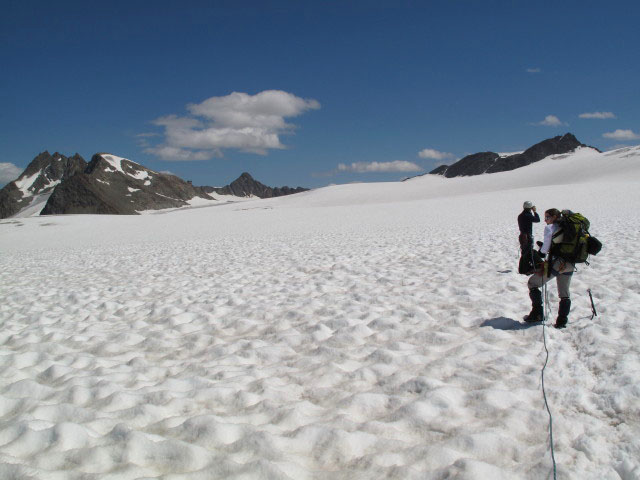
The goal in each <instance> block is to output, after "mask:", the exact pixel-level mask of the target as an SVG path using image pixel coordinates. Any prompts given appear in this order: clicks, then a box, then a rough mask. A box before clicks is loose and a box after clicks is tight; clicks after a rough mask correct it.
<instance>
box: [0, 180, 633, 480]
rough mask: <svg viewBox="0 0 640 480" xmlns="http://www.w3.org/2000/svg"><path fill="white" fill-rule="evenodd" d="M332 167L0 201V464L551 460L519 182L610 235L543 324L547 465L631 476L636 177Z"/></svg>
mask: <svg viewBox="0 0 640 480" xmlns="http://www.w3.org/2000/svg"><path fill="white" fill-rule="evenodd" d="M419 181H420V179H416V180H413V181H411V182H406V183H404V184H401V185H400V186H396V187H391V186H388V187H385V188H388V189H389V194H388V195H389V197H388V198H393V194H394V193H393V191H392V190H393V188H397V189H398V191H401V190H400V189H402V188H409V189H416V188H417V187H416V186H415V185H414V186H409V187H406V185H410V184H411V183H412V182H414V183H415V182H419ZM355 187H357V189H359V190H366V187H362V186H355ZM328 190H329V191H327V190H321V191H318V192H317V193H316V192H310V193H308V194H303V195H300V196H298V195H297V196H295V197H293V198H291V199H286V198H285V199H274V200H272V201H267V202H264V201H259V202H245V203H243V204H240V205H238V204H230V205H223V206H220V207H215V208H206V207H205V208H194V209H192V210H188V211H177V212H171V213H167V214H158V215H146V216H142V217H108V216H102V217H97V216H96V217H88V216H59V217H39V218H30V219H20V220H19V221H18V220H13V221H11V222H2V224H0V249H2V251H3V252H5V253H3V255H2V256H1V257H0V280H1V285H2V286H1V287H0V292H1V294H2V298H3V301H2V302H1V303H0V322H1V324H2V330H1V331H0V477H3V478H38V479H40V478H42V479H45V478H46V479H63V478H64V479H83V480H84V479H90V478H101V479H103V478H118V479H136V478H163V479H183V478H185V479H186V478H188V479H200V478H202V479H212V478H220V479H222V478H237V479H240V478H269V479H287V478H290V479H335V478H338V479H340V478H344V479H358V478H362V479H364V478H397V479H414V478H415V479H418V478H420V479H425V478H426V479H441V478H442V479H443V478H461V479H480V478H496V479H500V478H504V479H507V478H508V479H514V478H532V479H533V478H551V477H550V475H551V457H550V453H549V443H548V441H549V439H548V416H547V413H546V410H545V409H544V404H543V398H542V391H541V385H540V370H541V368H542V365H543V363H544V357H545V353H544V348H543V344H542V327H541V326H540V325H535V326H531V325H526V324H524V322H522V321H521V318H522V316H523V315H524V314H526V313H527V312H528V310H529V308H530V305H529V301H528V296H527V288H526V277H525V276H521V275H517V273H516V270H517V255H518V247H517V226H516V222H515V217H516V215H517V214H518V213H519V211H520V208H519V207H520V205H521V204H522V201H523V200H525V199H531V200H534V201H535V202H536V203H537V204H538V206H539V211H541V212H542V211H543V210H544V209H545V208H550V207H558V208H573V209H574V210H577V211H580V212H581V213H584V214H585V215H587V216H588V217H589V219H590V220H591V222H592V225H593V228H592V233H594V234H595V235H596V236H598V237H599V238H601V240H602V241H603V242H604V244H605V248H604V250H603V252H602V253H601V254H600V255H598V257H596V258H594V259H593V263H592V265H591V266H590V267H583V266H580V267H579V268H580V271H579V272H578V273H577V274H576V275H575V276H574V279H573V283H572V299H573V306H572V313H571V316H570V320H569V328H568V329H566V330H564V331H558V330H555V329H553V328H550V329H547V335H548V340H547V341H548V346H549V350H550V353H551V355H550V359H549V365H548V367H547V371H546V375H545V386H546V390H547V396H548V398H549V402H550V406H551V409H552V412H553V416H554V439H555V451H556V459H557V461H558V468H559V470H558V475H559V478H587V479H596V478H597V479H608V478H611V479H614V478H615V479H617V478H622V479H634V478H640V462H639V461H638V458H640V441H639V440H637V439H638V438H640V421H639V419H640V401H639V398H640V387H639V385H640V382H639V381H638V379H639V377H640V368H639V367H640V359H639V350H640V341H639V340H640V339H639V331H640V330H639V327H638V323H637V321H636V320H637V308H638V305H640V277H639V275H638V272H639V271H640V254H638V252H637V248H636V246H637V245H639V244H640V229H638V228H630V225H638V224H639V221H640V218H639V217H640V215H639V213H638V209H637V206H638V205H640V194H639V193H638V188H637V181H630V182H624V181H622V180H621V179H617V180H616V181H615V182H613V181H612V182H600V183H597V184H596V183H589V184H585V185H571V186H564V187H560V188H558V187H555V186H550V187H536V188H530V189H527V188H522V189H518V190H511V191H495V192H484V193H478V194H464V193H463V192H458V193H457V194H456V195H454V196H442V195H440V196H434V197H433V198H422V199H416V198H413V199H411V201H389V200H388V199H385V200H383V201H380V199H379V198H378V199H375V200H374V201H369V202H363V203H360V204H357V203H356V204H351V205H349V206H345V205H342V203H343V202H344V198H347V197H348V196H349V195H352V194H349V193H348V192H347V189H346V188H344V187H342V186H341V187H338V188H335V189H333V192H334V193H332V192H331V190H332V189H328ZM340 191H342V192H345V194H347V196H346V197H340V195H342V193H340ZM335 192H338V193H339V195H338V194H337V193H335ZM612 192H614V193H612ZM314 194H315V195H316V196H314ZM368 195H370V198H374V197H375V195H374V192H373V191H372V190H369V193H368ZM395 195H399V194H398V193H395ZM323 197H324V198H323ZM314 199H315V200H314ZM16 222H17V223H16ZM88 225H90V227H89V228H88ZM535 233H536V234H537V236H538V237H540V236H541V234H542V227H541V226H536V232H535ZM52 239H54V241H52ZM549 285H550V288H549V290H550V295H551V305H552V309H553V312H552V315H553V318H555V311H556V309H557V297H556V290H555V285H554V283H553V282H551V283H550V284H549ZM587 288H592V289H593V294H594V299H595V301H596V304H597V308H598V313H599V316H598V317H596V318H595V319H594V320H593V321H592V320H590V316H591V310H590V306H589V300H588V295H587V292H586V290H587ZM552 321H553V319H552Z"/></svg>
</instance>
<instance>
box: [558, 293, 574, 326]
mask: <svg viewBox="0 0 640 480" xmlns="http://www.w3.org/2000/svg"><path fill="white" fill-rule="evenodd" d="M570 310H571V299H570V298H568V297H562V298H561V299H560V305H559V306H558V318H556V324H555V325H554V327H556V328H565V327H566V326H567V322H568V321H569V311H570Z"/></svg>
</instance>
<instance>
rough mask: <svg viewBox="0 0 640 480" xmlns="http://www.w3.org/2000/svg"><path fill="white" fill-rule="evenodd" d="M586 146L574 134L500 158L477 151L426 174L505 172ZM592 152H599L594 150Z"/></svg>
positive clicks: (454, 174) (462, 174) (466, 174)
mask: <svg viewBox="0 0 640 480" xmlns="http://www.w3.org/2000/svg"><path fill="white" fill-rule="evenodd" d="M586 146H587V145H585V144H584V143H581V142H579V141H578V139H577V138H576V137H575V136H574V135H573V134H571V133H566V134H564V135H561V136H557V137H553V138H549V139H547V140H543V141H542V142H540V143H536V144H535V145H533V146H532V147H529V148H527V149H526V150H525V151H524V152H521V153H513V154H502V155H501V154H499V153H495V152H479V153H474V154H472V155H467V156H466V157H464V158H461V159H460V160H458V161H457V162H455V163H454V164H452V165H440V166H439V167H437V168H435V169H434V170H432V171H431V172H429V174H431V175H443V176H445V177H447V178H452V177H461V176H470V175H481V174H483V173H497V172H506V171H508V170H515V169H516V168H520V167H525V166H527V165H529V164H531V163H534V162H538V161H540V160H542V159H543V158H546V157H549V156H551V155H559V154H563V153H569V152H572V151H574V150H575V149H576V148H578V147H586ZM590 148H593V147H590ZM595 150H598V149H597V148H596V149H595ZM598 151H600V150H598Z"/></svg>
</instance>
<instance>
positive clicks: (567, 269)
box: [525, 208, 575, 328]
mask: <svg viewBox="0 0 640 480" xmlns="http://www.w3.org/2000/svg"><path fill="white" fill-rule="evenodd" d="M561 218H562V215H561V213H560V211H559V210H558V209H556V208H551V209H549V210H547V211H546V212H544V221H545V223H546V224H547V226H546V227H544V241H543V242H542V247H541V248H540V253H541V254H543V255H546V256H547V259H546V261H545V262H544V264H543V266H542V268H541V270H540V271H538V272H536V273H535V274H533V275H531V277H529V281H528V286H529V298H530V299H531V307H532V308H531V313H529V315H527V316H526V317H525V321H527V322H531V323H533V322H541V321H542V320H543V308H542V292H541V291H540V287H542V285H544V284H545V283H547V282H548V281H549V280H551V279H552V278H554V277H555V279H556V284H557V286H558V296H559V297H560V305H559V307H558V318H557V319H556V323H555V327H556V328H565V327H566V326H567V321H568V317H569V311H570V310H571V298H570V292H569V287H570V285H571V277H572V276H573V272H574V270H575V265H574V264H573V263H572V262H569V261H568V260H567V259H566V258H562V257H560V256H558V255H554V253H553V252H554V251H555V250H556V249H555V248H553V246H554V245H557V244H560V243H561V242H562V240H563V238H562V237H563V232H561V231H560V230H561V229H560V220H561Z"/></svg>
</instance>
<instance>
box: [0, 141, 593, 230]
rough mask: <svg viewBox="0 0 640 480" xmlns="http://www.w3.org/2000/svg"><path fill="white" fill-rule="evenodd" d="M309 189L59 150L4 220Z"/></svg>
mask: <svg viewBox="0 0 640 480" xmlns="http://www.w3.org/2000/svg"><path fill="white" fill-rule="evenodd" d="M579 147H586V145H585V144H583V143H581V142H579V141H578V139H577V138H576V137H575V136H574V135H572V134H571V133H567V134H565V135H562V136H557V137H554V138H549V139H547V140H544V141H542V142H540V143H537V144H535V145H533V146H532V147H530V148H528V149H526V150H525V151H524V152H520V153H514V154H499V153H495V152H479V153H474V154H473V155H467V156H466V157H464V158H462V159H460V160H458V161H457V162H455V163H454V164H452V165H441V166H439V167H438V168H436V169H434V170H432V171H431V172H429V174H431V175H442V176H444V177H447V178H452V177H459V176H471V175H481V174H484V173H496V172H504V171H507V170H515V169H516V168H520V167H524V166H526V165H529V164H531V163H534V162H537V161H540V160H542V159H543V158H546V157H549V156H551V155H560V154H566V153H569V152H572V151H574V150H575V149H576V148H579ZM591 148H593V147H591ZM595 150H597V149H595ZM425 175H426V174H425ZM306 190H307V189H306V188H302V187H297V188H289V187H276V188H272V187H268V186H266V185H264V184H262V183H260V182H258V181H257V180H255V179H253V178H252V177H251V175H249V174H248V173H246V172H245V173H243V174H242V175H240V177H238V178H237V179H236V180H234V181H233V182H231V183H230V184H229V185H226V186H224V187H207V186H203V187H196V186H194V185H192V184H191V182H187V181H184V180H182V179H181V178H179V177H177V176H175V175H171V174H168V173H160V172H155V171H153V170H150V169H148V168H146V167H144V166H142V165H140V164H138V163H136V162H133V161H131V160H128V159H126V158H121V157H118V156H116V155H112V154H110V153H97V154H95V155H94V156H93V157H92V158H91V161H90V162H89V163H87V162H85V160H84V159H83V158H82V157H81V156H80V155H78V154H77V153H76V154H75V155H73V156H72V157H66V156H64V155H61V154H60V153H57V152H56V153H54V154H53V155H51V154H50V153H49V152H42V153H41V154H39V155H38V156H37V157H36V158H34V159H33V161H32V162H31V163H30V164H29V166H28V167H27V168H26V169H25V171H24V172H22V174H21V175H20V176H19V177H18V178H17V179H16V180H14V181H13V182H10V183H9V184H7V185H6V186H5V187H4V188H2V189H1V190H0V218H7V217H11V216H16V215H19V216H22V215H27V214H28V215H37V214H40V215H53V214H78V213H85V214H120V215H122V214H128V215H135V214H138V213H140V212H141V211H144V210H159V209H164V208H179V207H184V206H187V205H189V202H190V201H191V200H193V199H194V198H197V197H199V198H202V199H206V200H211V201H215V200H216V198H215V197H216V196H220V195H224V196H235V197H249V196H255V197H259V198H271V197H279V196H282V195H290V194H293V193H299V192H303V191H306Z"/></svg>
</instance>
